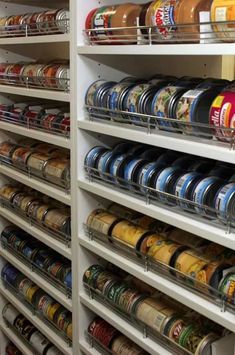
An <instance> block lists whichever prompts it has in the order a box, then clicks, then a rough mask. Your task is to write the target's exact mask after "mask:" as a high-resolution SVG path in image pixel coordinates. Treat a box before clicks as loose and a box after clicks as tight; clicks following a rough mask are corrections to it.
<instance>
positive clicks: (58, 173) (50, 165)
mask: <svg viewBox="0 0 235 355" xmlns="http://www.w3.org/2000/svg"><path fill="white" fill-rule="evenodd" d="M43 175H44V177H45V178H46V179H48V180H53V179H56V180H57V179H58V180H59V182H60V184H61V185H63V186H68V185H69V181H70V162H69V160H67V159H63V160H62V159H59V158H58V159H50V160H47V163H46V164H45V165H43Z"/></svg>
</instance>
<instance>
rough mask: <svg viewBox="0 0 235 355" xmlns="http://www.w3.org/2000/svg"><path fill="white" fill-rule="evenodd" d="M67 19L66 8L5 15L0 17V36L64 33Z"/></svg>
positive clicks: (67, 25)
mask: <svg viewBox="0 0 235 355" xmlns="http://www.w3.org/2000/svg"><path fill="white" fill-rule="evenodd" d="M68 21H69V11H68V10H67V9H55V10H46V11H41V12H34V13H27V14H22V15H11V16H5V17H1V18H0V37H11V36H22V35H27V36H30V35H45V34H56V33H66V32H68V29H69V23H68Z"/></svg>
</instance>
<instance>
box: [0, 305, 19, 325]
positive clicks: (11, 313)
mask: <svg viewBox="0 0 235 355" xmlns="http://www.w3.org/2000/svg"><path fill="white" fill-rule="evenodd" d="M20 314H21V313H20V312H19V311H18V310H17V309H16V308H15V307H13V306H12V305H11V304H10V303H7V304H6V305H5V306H4V308H3V310H2V316H3V318H4V319H6V320H7V322H8V323H10V324H11V325H15V322H16V320H17V318H18V317H19V316H20Z"/></svg>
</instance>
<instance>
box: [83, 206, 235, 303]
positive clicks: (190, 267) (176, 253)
mask: <svg viewBox="0 0 235 355" xmlns="http://www.w3.org/2000/svg"><path fill="white" fill-rule="evenodd" d="M126 217H128V219H126ZM86 225H87V227H88V228H89V230H90V229H91V231H92V232H93V233H94V232H95V233H101V236H102V238H103V239H102V240H103V241H104V242H106V243H109V242H111V243H112V244H110V245H115V244H117V246H118V245H119V243H121V246H122V247H124V248H127V249H128V248H129V250H130V252H133V251H135V252H136V256H137V255H138V256H142V257H143V258H144V259H145V258H146V256H147V257H148V258H149V260H150V261H154V262H157V264H158V266H159V268H160V270H161V269H162V266H163V265H166V268H165V269H163V271H165V272H166V273H168V272H169V270H172V269H169V268H168V267H170V268H173V269H174V270H176V272H172V273H171V275H172V276H173V277H176V278H178V279H179V280H182V281H183V282H186V284H187V286H191V287H195V288H196V289H197V290H198V291H202V292H203V293H205V292H206V293H207V294H210V295H212V296H213V295H215V296H216V297H218V296H219V297H220V298H223V299H224V300H226V301H227V302H230V303H232V304H235V288H234V281H235V273H234V271H231V268H232V267H233V266H234V265H235V252H234V251H232V250H231V249H228V248H225V247H224V246H222V245H218V244H216V243H213V242H209V241H207V240H205V239H202V238H200V237H197V236H195V235H193V234H191V233H188V232H185V231H183V230H180V229H178V228H174V227H172V226H170V225H168V224H166V223H163V222H160V221H158V220H155V219H154V218H151V217H148V216H145V215H142V214H140V213H138V212H135V211H132V210H130V209H128V208H126V207H124V206H119V205H116V204H112V205H111V206H109V208H108V210H102V209H98V210H94V211H93V212H92V213H91V214H90V215H89V216H88V218H87V222H86ZM121 250H122V249H120V250H119V252H121ZM184 276H185V277H184ZM188 276H189V277H190V279H187V277H188ZM220 295H221V296H220Z"/></svg>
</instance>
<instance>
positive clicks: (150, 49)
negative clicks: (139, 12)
mask: <svg viewBox="0 0 235 355" xmlns="http://www.w3.org/2000/svg"><path fill="white" fill-rule="evenodd" d="M77 51H78V54H89V55H96V54H109V55H158V56H159V55H197V56H201V55H234V53H235V44H234V43H215V44H214V43H211V44H197V43H195V44H154V45H113V46H110V45H94V46H93V45H91V46H89V45H83V46H82V45H79V46H78V48H77Z"/></svg>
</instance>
